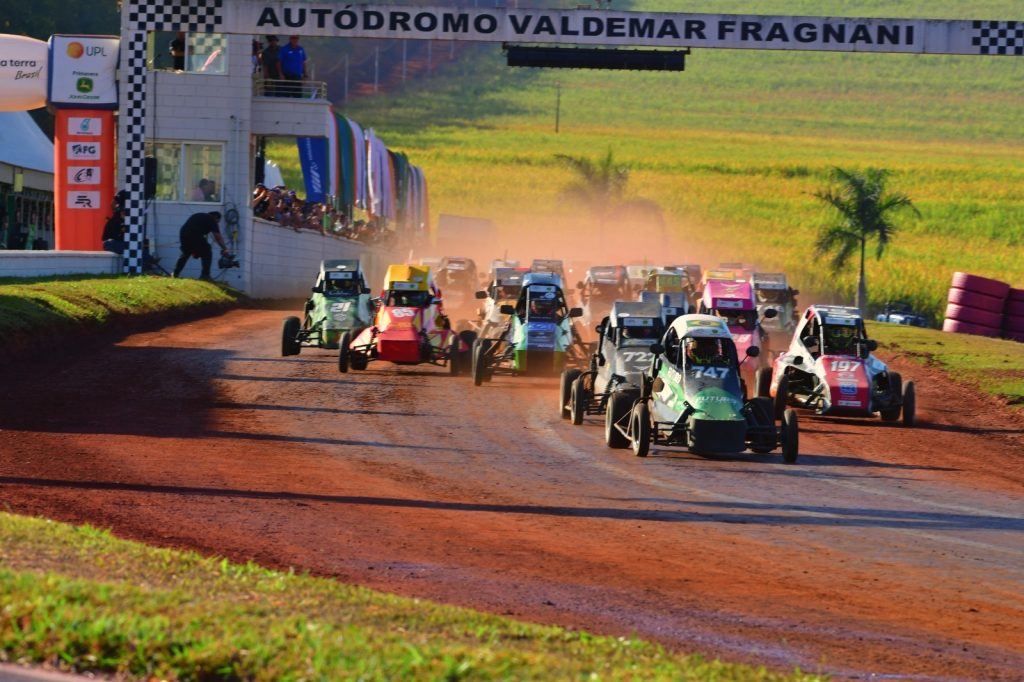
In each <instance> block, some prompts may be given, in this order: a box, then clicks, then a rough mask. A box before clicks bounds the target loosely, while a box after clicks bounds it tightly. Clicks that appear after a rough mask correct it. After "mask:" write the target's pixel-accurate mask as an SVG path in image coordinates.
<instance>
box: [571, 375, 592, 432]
mask: <svg viewBox="0 0 1024 682" xmlns="http://www.w3.org/2000/svg"><path fill="white" fill-rule="evenodd" d="M588 402H590V396H589V395H588V393H587V387H586V386H584V385H583V377H582V376H580V377H576V380H575V381H574V382H572V390H571V391H570V392H569V418H570V420H571V421H572V423H573V424H575V425H576V426H579V425H580V424H582V423H583V415H585V414H586V413H587V403H588Z"/></svg>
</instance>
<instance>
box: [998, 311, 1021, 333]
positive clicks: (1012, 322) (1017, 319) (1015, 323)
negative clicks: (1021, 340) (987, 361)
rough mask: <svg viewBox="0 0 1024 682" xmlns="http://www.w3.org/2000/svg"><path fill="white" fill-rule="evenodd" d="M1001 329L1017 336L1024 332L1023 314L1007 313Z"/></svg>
mask: <svg viewBox="0 0 1024 682" xmlns="http://www.w3.org/2000/svg"><path fill="white" fill-rule="evenodd" d="M1003 331H1006V332H1010V333H1011V334H1016V335H1018V336H1019V335H1021V334H1024V314H1022V315H1007V316H1006V319H1004V320H1003Z"/></svg>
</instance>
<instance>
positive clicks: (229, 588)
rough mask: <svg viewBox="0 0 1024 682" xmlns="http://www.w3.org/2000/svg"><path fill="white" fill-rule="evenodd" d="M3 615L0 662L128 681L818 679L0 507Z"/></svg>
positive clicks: (0, 605)
mask: <svg viewBox="0 0 1024 682" xmlns="http://www.w3.org/2000/svg"><path fill="white" fill-rule="evenodd" d="M0 612H2V613H3V614H4V617H3V618H0V660H5V659H6V660H8V661H18V662H22V663H29V662H35V663H41V662H45V663H48V664H50V665H54V666H60V667H62V668H65V669H71V670H77V671H85V670H90V671H97V672H105V673H119V674H122V675H128V676H130V677H132V678H135V679H171V680H175V679H180V680H240V679H247V680H250V679H251V680H338V679H362V680H380V679H389V680H409V679H438V680H463V679H467V680H469V679H546V680H551V679H560V680H569V679H579V680H615V679H630V680H691V681H697V680H708V681H712V680H714V681H715V682H731V681H739V680H743V681H752V682H758V681H764V682H769V681H779V682H781V681H782V680H817V679H822V678H821V677H819V676H815V675H801V674H799V673H794V674H790V675H781V674H776V673H771V672H768V671H765V670H763V669H754V668H750V667H748V666H743V665H732V664H727V663H721V662H717V661H706V660H704V659H702V658H700V657H696V656H694V657H686V656H680V655H675V654H671V653H668V652H666V651H664V650H663V649H662V648H660V647H658V646H656V645H653V644H650V643H646V642H643V641H640V640H636V639H632V638H613V637H599V636H594V635H591V634H588V633H586V632H581V631H569V630H564V629H561V628H554V627H543V626H538V625H531V624H527V623H522V622H517V621H513V620H509V619H507V618H499V617H497V616H490V615H485V614H480V613H476V612H473V611H469V610H467V609H459V608H454V607H448V606H441V605H437V604H432V603H429V602H425V601H421V600H417V599H405V598H400V597H394V596H388V595H384V594H380V593H376V592H373V591H370V590H366V589H362V588H358V587H351V586H346V585H342V584H339V583H337V582H334V581H332V580H324V579H317V578H311V577H308V576H300V575H294V574H291V573H279V572H274V571H269V570H266V569H263V568H260V567H258V566H255V565H252V564H247V565H236V564H232V563H229V562H228V561H226V560H220V559H216V558H206V557H200V556H198V555H196V554H192V553H183V552H175V551H170V550H165V549H154V548H150V547H146V546H144V545H140V544H137V543H133V542H128V541H124V540H120V539H117V538H115V537H112V536H111V535H110V534H109V533H107V532H105V531H101V530H97V529H95V528H91V527H88V526H85V527H73V526H69V525H65V524H60V523H54V522H50V521H44V520H40V519H30V518H25V517H19V516H13V515H10V514H4V513H0Z"/></svg>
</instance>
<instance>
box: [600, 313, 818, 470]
mask: <svg viewBox="0 0 1024 682" xmlns="http://www.w3.org/2000/svg"><path fill="white" fill-rule="evenodd" d="M758 351H759V349H758V348H757V347H756V346H752V347H750V348H748V349H747V353H748V354H749V355H750V356H752V357H756V355H757V354H758ZM651 352H652V353H653V354H654V356H655V357H654V360H653V362H652V364H651V370H650V373H649V374H648V375H647V377H646V378H645V380H644V382H643V388H642V390H641V392H640V397H639V398H638V399H634V398H631V397H630V396H629V395H628V394H627V393H625V392H620V393H617V394H613V396H612V398H611V400H610V401H609V403H608V409H607V411H606V413H605V442H606V443H607V445H608V447H611V448H625V447H627V446H632V448H633V454H635V455H636V456H638V457H646V456H647V454H648V452H649V450H650V446H651V444H654V445H665V446H681V447H686V448H688V449H689V450H690V452H693V453H697V454H732V453H739V452H743V451H744V450H747V449H749V450H751V451H753V452H756V453H758V454H763V453H767V452H771V451H772V450H774V449H775V448H779V447H781V449H782V459H783V461H784V462H786V463H787V464H792V463H794V462H796V459H797V454H798V451H799V438H800V433H799V427H798V426H797V417H796V412H795V411H794V410H791V409H790V410H786V411H785V413H784V414H783V416H782V422H781V425H779V426H776V424H775V417H774V415H773V414H772V402H771V399H770V398H762V397H756V398H753V399H752V400H749V401H745V400H744V397H743V393H742V391H741V390H740V377H739V360H738V358H737V356H736V345H735V344H734V343H733V341H732V335H731V334H730V332H729V328H728V327H727V326H726V325H725V321H724V320H722V319H720V318H717V317H714V316H711V315H684V316H682V317H680V318H677V319H676V321H675V322H673V323H672V324H671V326H669V328H668V331H666V332H665V336H664V338H663V340H662V342H661V343H657V344H654V345H652V346H651Z"/></svg>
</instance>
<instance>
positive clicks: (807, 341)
mask: <svg viewBox="0 0 1024 682" xmlns="http://www.w3.org/2000/svg"><path fill="white" fill-rule="evenodd" d="M800 343H802V344H804V345H805V346H807V347H808V348H810V347H811V346H815V345H817V344H818V338H817V337H816V336H804V337H802V338H801V339H800Z"/></svg>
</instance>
